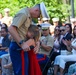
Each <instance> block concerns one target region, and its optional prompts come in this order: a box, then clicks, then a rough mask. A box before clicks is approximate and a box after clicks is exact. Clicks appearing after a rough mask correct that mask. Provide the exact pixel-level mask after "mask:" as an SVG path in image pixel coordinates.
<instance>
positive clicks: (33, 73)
mask: <svg viewBox="0 0 76 75" xmlns="http://www.w3.org/2000/svg"><path fill="white" fill-rule="evenodd" d="M25 37H26V40H25V41H26V43H27V45H28V46H29V48H30V46H31V45H32V46H33V47H35V46H36V43H37V42H38V41H39V37H40V32H39V28H38V27H37V26H35V25H30V27H29V28H28V31H27V33H26V35H25ZM28 40H29V41H28ZM18 48H20V47H18ZM18 51H20V53H21V58H20V59H21V63H20V62H19V63H20V64H19V65H17V64H18V63H17V64H16V63H15V62H16V60H15V59H16V56H15V55H13V56H15V58H14V57H11V58H13V60H14V61H15V62H14V61H13V62H12V65H13V66H14V67H15V66H16V69H17V68H19V71H21V72H20V73H21V75H28V74H29V75H42V73H41V70H40V67H39V64H38V61H37V59H36V54H35V53H36V52H35V50H34V49H29V51H27V55H25V53H26V52H25V51H24V50H18ZM19 61H20V60H19ZM9 65H10V64H9ZM9 65H7V67H8V66H9ZM28 65H29V66H28ZM4 67H5V68H6V66H4ZM14 67H13V68H14ZM27 69H28V70H29V72H28V70H27ZM14 70H15V69H14ZM16 71H17V70H16ZM26 72H28V73H26ZM15 73H16V72H15ZM19 75H20V74H19Z"/></svg>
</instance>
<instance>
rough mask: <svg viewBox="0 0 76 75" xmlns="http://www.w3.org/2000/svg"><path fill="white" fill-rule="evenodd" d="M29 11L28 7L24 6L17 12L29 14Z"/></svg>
mask: <svg viewBox="0 0 76 75" xmlns="http://www.w3.org/2000/svg"><path fill="white" fill-rule="evenodd" d="M27 11H28V9H27V7H25V8H22V9H21V10H20V11H19V12H18V13H17V14H27Z"/></svg>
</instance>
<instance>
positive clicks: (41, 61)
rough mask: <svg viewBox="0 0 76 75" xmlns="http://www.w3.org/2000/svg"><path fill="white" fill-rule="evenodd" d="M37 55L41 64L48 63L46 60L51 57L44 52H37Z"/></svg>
mask: <svg viewBox="0 0 76 75" xmlns="http://www.w3.org/2000/svg"><path fill="white" fill-rule="evenodd" d="M36 56H37V59H38V61H39V64H46V62H47V61H48V60H49V58H48V57H47V56H46V55H44V54H37V55H36Z"/></svg>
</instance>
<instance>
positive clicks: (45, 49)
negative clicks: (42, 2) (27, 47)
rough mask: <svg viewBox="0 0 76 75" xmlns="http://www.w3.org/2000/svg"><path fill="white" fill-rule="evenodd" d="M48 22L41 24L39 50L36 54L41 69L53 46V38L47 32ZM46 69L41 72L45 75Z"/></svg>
mask: <svg viewBox="0 0 76 75" xmlns="http://www.w3.org/2000/svg"><path fill="white" fill-rule="evenodd" d="M49 32H50V31H49V24H47V23H46V24H43V25H42V36H41V38H40V42H41V43H40V50H39V52H38V54H37V59H38V61H39V64H40V67H41V69H43V67H44V66H43V65H45V63H46V62H47V60H48V59H49V55H50V52H51V50H52V48H53V44H54V39H53V37H52V36H51V35H50V33H49ZM46 73H47V71H46V72H45V73H44V74H43V75H46Z"/></svg>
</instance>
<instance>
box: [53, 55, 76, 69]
mask: <svg viewBox="0 0 76 75" xmlns="http://www.w3.org/2000/svg"><path fill="white" fill-rule="evenodd" d="M68 61H76V55H58V56H56V58H55V61H54V65H59V67H61V68H62V69H64V68H65V63H66V62H68Z"/></svg>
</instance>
